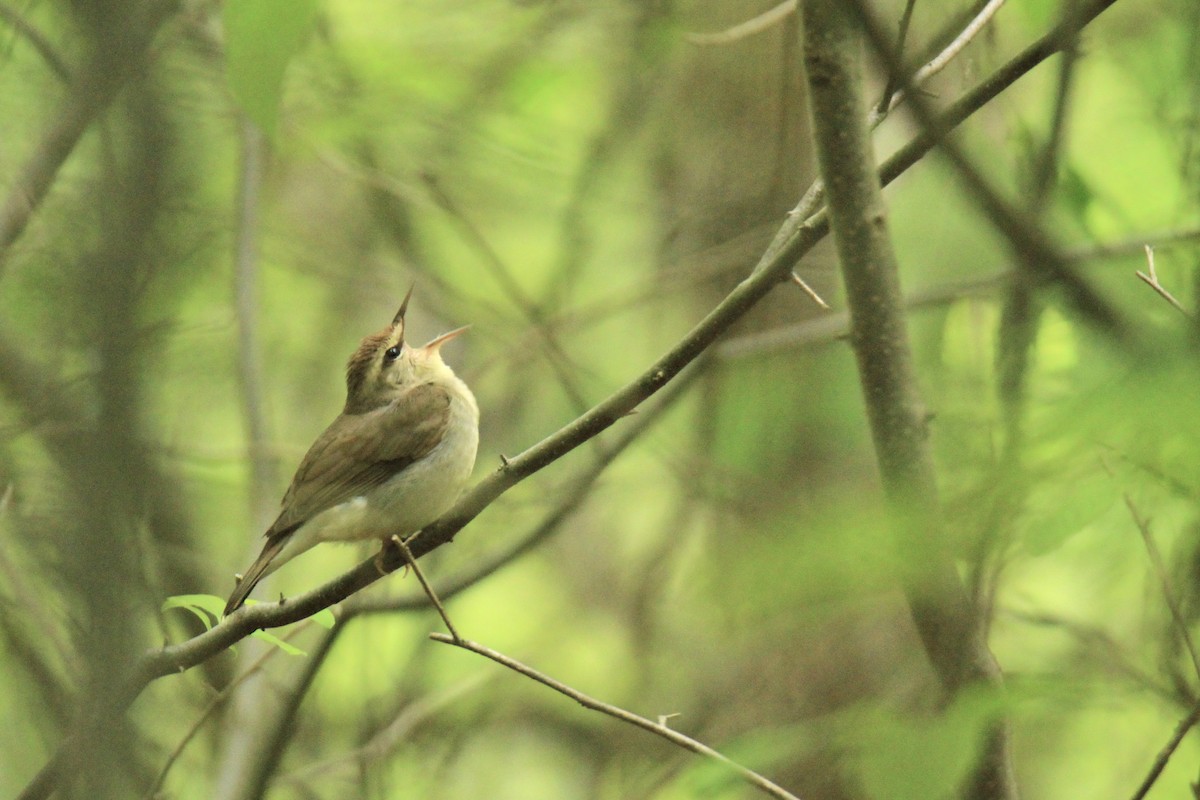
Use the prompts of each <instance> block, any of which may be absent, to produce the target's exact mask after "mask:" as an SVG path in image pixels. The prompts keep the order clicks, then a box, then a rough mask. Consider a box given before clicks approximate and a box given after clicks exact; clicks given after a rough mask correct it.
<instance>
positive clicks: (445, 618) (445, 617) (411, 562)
mask: <svg viewBox="0 0 1200 800" xmlns="http://www.w3.org/2000/svg"><path fill="white" fill-rule="evenodd" d="M392 542H393V543H394V544H395V545H396V546H397V547H399V548H400V552H401V553H403V554H404V560H405V561H407V562H408V566H410V567H412V571H413V573H414V574H416V576H417V580H418V581H420V582H421V588H422V589H424V590H425V595H426V596H427V597H428V598H429V602H430V603H432V604H433V607H434V608H436V609H437V612H438V614H440V615H441V617H442V622H444V623H446V630H448V631H450V635H451V636H452V637H453V638H454V641H455V642H461V641H462V637H461V636H459V635H458V631H457V630H455V628H454V623H453V622H451V621H450V615H449V614H447V613H446V607H445V606H443V605H442V601H441V600H439V599H438V596H437V592H435V591H434V590H433V586H431V585H430V583H429V581H427V580H425V573H424V572H423V571H422V570H421V567H420V565H418V564H417V560H416V559H415V558H413V554H412V551H411V550H409V549H408V543H407V542H405V541H404V537H403V536H393V537H392Z"/></svg>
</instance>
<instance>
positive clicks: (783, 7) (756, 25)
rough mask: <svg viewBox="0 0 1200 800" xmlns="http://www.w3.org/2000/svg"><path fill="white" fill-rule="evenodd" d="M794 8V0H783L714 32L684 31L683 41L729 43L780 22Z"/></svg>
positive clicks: (701, 43)
mask: <svg viewBox="0 0 1200 800" xmlns="http://www.w3.org/2000/svg"><path fill="white" fill-rule="evenodd" d="M795 10H796V0H783V2H782V3H780V4H779V5H777V6H775V7H773V8H769V9H767V10H766V11H764V12H763V13H761V14H759V15H758V16H756V17H751V18H750V19H748V20H746V21H745V22H739V23H738V24H737V25H734V26H732V27H729V28H726V29H725V30H723V31H717V32H716V33H685V34H684V35H683V38H684V40H685V41H688V42H691V43H692V44H697V45H701V46H705V45H720V44H729V43H731V42H736V41H738V40H739V39H745V38H746V37H748V36H753V35H754V34H756V33H762V32H763V31H765V30H767V29H768V28H770V27H771V26H772V25H775V24H776V23H779V22H782V21H783V20H784V19H786V18H787V17H788V15H790V14H792V13H794V12H795Z"/></svg>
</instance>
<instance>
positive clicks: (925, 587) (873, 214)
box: [804, 0, 1012, 798]
mask: <svg viewBox="0 0 1200 800" xmlns="http://www.w3.org/2000/svg"><path fill="white" fill-rule="evenodd" d="M804 35H805V42H804V44H805V47H804V63H805V68H806V73H807V79H808V84H809V92H810V98H811V100H810V102H811V108H812V117H813V126H814V134H815V138H816V149H817V159H818V162H819V164H820V167H821V174H822V177H823V178H824V181H825V186H826V191H827V193H828V208H829V217H830V227H831V229H832V232H833V234H834V240H835V243H836V246H837V251H838V257H839V261H840V262H841V270H842V276H843V280H844V282H845V286H846V302H847V305H848V306H849V310H850V319H851V343H852V345H853V347H854V352H855V356H856V358H857V361H858V370H859V377H860V381H861V383H862V388H863V396H864V399H865V402H866V406H867V415H868V418H869V421H870V427H871V435H872V440H873V442H874V445H875V454H876V458H877V461H878V464H879V472H880V477H881V479H882V482H883V488H884V493H885V496H886V499H887V503H888V508H889V512H890V517H891V520H892V528H893V534H894V548H895V550H896V552H897V554H898V556H899V565H898V566H899V570H900V577H901V582H902V585H903V589H904V592H905V596H906V598H907V601H908V605H909V609H910V611H911V613H912V617H913V621H914V622H915V624H916V627H917V630H918V632H919V634H920V637H921V641H922V643H923V645H924V648H925V651H926V653H927V654H928V656H929V660H930V662H931V663H932V665H933V667H934V669H935V671H936V672H937V674H938V676H939V678H940V679H941V682H942V684H943V686H944V687H945V689H946V691H947V693H949V694H954V693H956V692H958V691H960V690H962V689H963V688H965V687H967V686H969V685H971V684H975V683H979V682H984V681H993V680H995V678H994V677H993V676H994V675H995V673H996V668H995V665H994V663H993V662H992V660H991V656H990V654H989V653H988V651H987V649H986V646H985V644H984V643H983V641H982V640H981V637H980V635H979V631H978V628H977V625H976V623H975V619H974V615H973V613H972V608H971V604H970V601H969V598H968V596H967V593H966V591H965V588H964V587H963V585H962V582H961V581H960V580H959V577H958V573H957V570H956V567H955V564H954V561H953V559H952V557H951V555H950V554H949V553H948V552H947V549H946V547H945V545H944V537H943V531H942V521H941V509H940V502H939V500H938V492H937V484H936V480H935V476H934V470H933V462H932V458H931V454H930V452H929V444H928V428H927V415H926V412H925V409H924V407H923V406H922V403H921V398H920V395H919V393H918V390H917V379H916V373H915V371H914V368H913V363H912V354H911V350H910V347H909V342H908V332H907V329H906V326H905V320H904V307H903V298H902V296H901V294H900V285H899V275H898V269H897V263H896V257H895V253H894V251H893V249H892V244H891V240H890V238H889V234H888V226H887V221H886V215H885V210H884V205H883V196H882V193H881V190H880V184H879V178H878V174H877V172H876V169H875V167H874V165H873V157H872V152H871V143H870V139H869V132H868V128H867V124H866V118H865V115H864V113H863V110H864V108H865V107H866V100H865V97H864V89H863V77H862V69H861V64H860V61H861V52H860V43H859V38H858V34H857V31H856V29H855V26H854V24H853V22H852V20H851V17H850V16H849V15H848V13H847V12H846V11H845V10H844V8H843V7H842V5H841V3H840V2H839V1H838V0H809V2H806V3H805V4H804ZM989 738H990V741H989V743H988V745H989V746H988V749H987V752H986V754H985V756H984V761H983V763H982V764H981V765H980V767H979V769H978V772H977V774H976V776H975V778H974V779H973V785H972V787H971V792H970V795H969V796H971V797H977V798H1002V797H1008V796H1010V795H1011V792H1012V785H1011V778H1010V776H1009V774H1008V768H1007V746H1006V742H1005V735H1004V731H1003V728H1002V727H1000V726H997V728H996V729H995V730H993V731H992V732H991V734H990V737H989Z"/></svg>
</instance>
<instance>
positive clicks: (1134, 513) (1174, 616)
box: [1122, 492, 1200, 678]
mask: <svg viewBox="0 0 1200 800" xmlns="http://www.w3.org/2000/svg"><path fill="white" fill-rule="evenodd" d="M1122 497H1123V498H1124V500H1125V508H1127V509H1129V516H1130V517H1132V518H1133V524H1134V525H1136V526H1137V529H1138V533H1140V534H1141V535H1142V542H1143V543H1144V544H1145V545H1146V555H1148V556H1149V557H1150V566H1151V567H1153V568H1154V575H1155V577H1157V578H1158V585H1159V588H1161V589H1162V593H1163V599H1164V600H1166V601H1167V608H1168V609H1170V611H1171V620H1172V621H1173V622H1174V623H1175V627H1176V628H1177V629H1178V631H1179V636H1180V638H1182V639H1183V645H1184V647H1186V648H1187V651H1188V655H1189V656H1191V659H1192V667H1193V668H1194V669H1195V670H1196V676H1197V677H1198V678H1200V655H1197V653H1196V645H1195V643H1194V642H1193V641H1192V634H1191V633H1190V632H1189V631H1188V623H1187V620H1186V619H1185V618H1184V616H1183V611H1182V609H1180V608H1179V600H1178V598H1177V597H1176V596H1175V592H1174V591H1173V590H1172V589H1171V579H1170V576H1169V575H1168V574H1167V566H1166V564H1165V563H1163V558H1162V553H1161V552H1159V550H1158V545H1157V544H1156V543H1155V541H1154V535H1153V534H1152V533H1151V531H1150V520H1148V519H1146V518H1145V517H1143V516H1142V515H1141V513H1139V512H1138V509H1137V506H1135V505H1134V504H1133V498H1131V497H1130V496H1129V493H1128V492H1126V493H1124V494H1123V495H1122Z"/></svg>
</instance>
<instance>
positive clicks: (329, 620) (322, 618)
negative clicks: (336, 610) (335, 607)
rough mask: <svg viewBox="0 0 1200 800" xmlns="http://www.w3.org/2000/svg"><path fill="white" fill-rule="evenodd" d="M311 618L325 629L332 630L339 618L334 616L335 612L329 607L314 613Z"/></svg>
mask: <svg viewBox="0 0 1200 800" xmlns="http://www.w3.org/2000/svg"><path fill="white" fill-rule="evenodd" d="M309 619H311V620H312V621H313V622H315V623H317V624H318V625H320V626H321V627H322V628H324V629H325V630H331V629H332V628H333V626H334V624H335V623H336V622H337V618H336V617H334V616H333V612H332V611H330V610H329V609H328V608H323V609H321V610H320V611H318V612H317V613H315V614H313V615H312V616H311V617H310V618H309Z"/></svg>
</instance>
